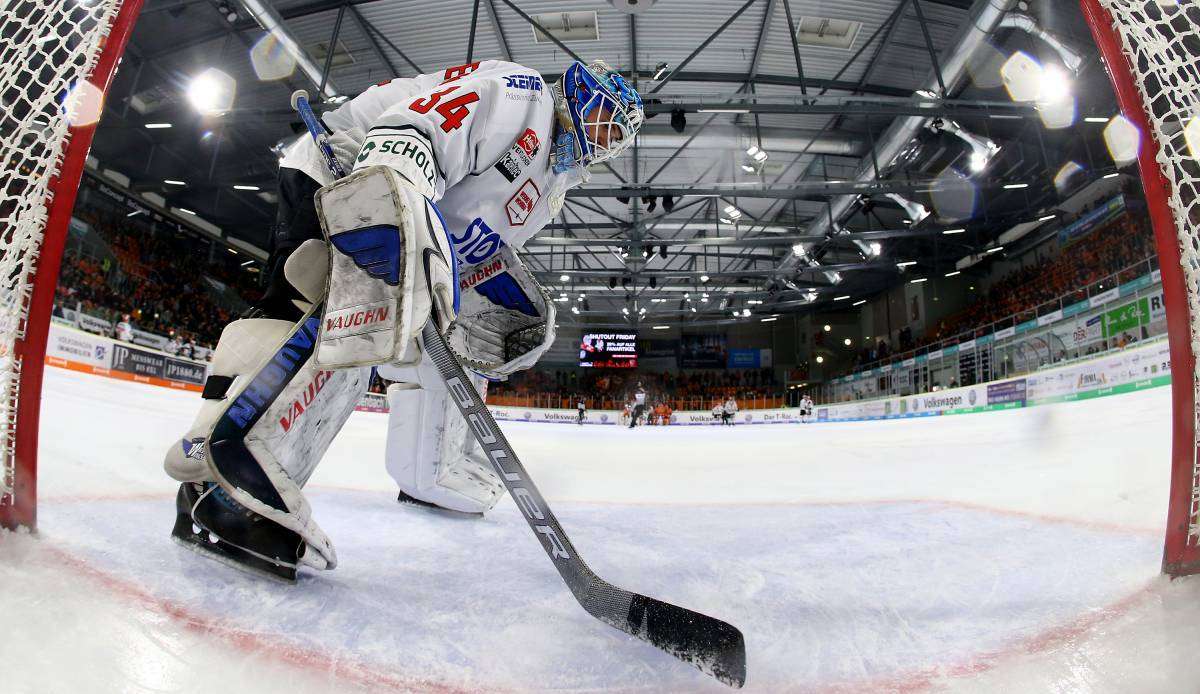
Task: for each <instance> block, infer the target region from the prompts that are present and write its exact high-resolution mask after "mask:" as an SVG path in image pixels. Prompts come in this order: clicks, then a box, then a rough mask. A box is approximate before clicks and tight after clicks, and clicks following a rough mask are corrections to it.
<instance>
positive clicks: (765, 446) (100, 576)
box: [0, 369, 1200, 693]
mask: <svg viewBox="0 0 1200 694" xmlns="http://www.w3.org/2000/svg"><path fill="white" fill-rule="evenodd" d="M195 404H196V401H195V396H194V395H191V394H185V393H177V392H173V391H167V390H163V389H158V388H154V387H149V386H143V385H139V384H131V383H124V382H118V381H109V380H105V379H100V378H96V377H92V376H84V375H80V374H74V373H71V372H65V371H61V370H58V369H48V370H47V374H46V393H45V401H44V406H43V419H42V421H43V431H42V452H41V476H40V484H41V494H42V504H41V507H40V513H41V516H40V533H39V535H40V536H39V537H38V538H32V537H29V536H26V535H20V534H3V535H0V615H3V621H4V623H5V624H6V625H8V626H7V627H6V628H5V629H4V630H3V633H2V635H0V663H3V664H4V666H3V672H2V674H0V690H2V691H4V692H57V691H62V692H80V691H122V692H124V691H135V692H140V691H154V692H163V691H167V692H211V691H214V690H217V691H221V690H224V691H254V692H302V693H308V692H325V691H339V692H341V691H436V692H459V691H463V692H475V691H487V692H492V691H586V692H594V691H629V692H662V691H670V692H718V691H724V690H726V688H725V687H723V686H722V685H720V684H718V683H716V682H715V681H713V680H710V679H708V678H706V677H705V676H704V675H702V674H700V673H699V672H697V671H695V670H693V669H692V668H690V667H688V666H686V665H683V664H681V663H678V662H677V661H675V660H674V659H673V658H671V657H669V656H666V655H663V654H661V653H659V652H658V651H656V650H655V649H653V648H651V647H649V646H647V645H645V644H643V643H641V642H639V641H636V640H634V639H631V638H629V637H627V636H625V635H624V634H621V633H619V632H617V631H615V630H613V629H611V628H609V627H607V626H604V625H603V624H600V623H599V622H596V621H595V620H593V619H592V618H591V617H589V616H588V615H587V614H586V613H584V612H583V611H582V609H580V608H579V607H578V606H577V605H576V603H575V602H574V600H573V599H572V598H571V596H570V595H569V593H568V592H567V591H566V589H565V588H564V587H563V585H562V583H561V582H560V580H559V578H558V576H557V574H556V573H555V571H554V569H553V567H552V566H551V565H550V563H549V562H548V561H547V560H546V558H545V557H544V555H543V554H542V551H541V549H540V548H539V547H538V545H537V544H536V543H535V541H534V539H533V538H532V537H531V535H530V533H529V530H528V528H527V527H526V526H525V524H524V522H523V521H522V519H521V517H520V515H519V514H518V513H517V511H516V509H515V507H513V505H512V504H511V502H509V501H507V500H506V501H504V502H503V503H502V504H501V505H500V506H499V507H498V508H497V509H496V511H495V512H493V513H492V514H489V516H488V517H487V518H486V519H484V520H482V521H471V520H464V519H459V518H451V517H447V516H442V515H438V514H435V513H430V512H425V511H421V510H417V509H413V508H411V507H401V506H399V505H397V504H396V503H395V501H394V498H395V492H394V488H393V484H392V482H391V480H390V479H389V478H388V477H387V475H386V473H384V471H383V468H382V464H381V456H382V451H383V442H382V439H383V426H384V424H385V422H386V415H378V414H370V413H357V414H355V415H354V416H353V417H352V418H351V420H350V422H349V423H348V424H347V427H346V429H345V430H344V431H343V433H342V435H341V436H340V437H339V438H338V440H337V441H336V442H335V443H334V447H333V449H332V450H331V452H330V454H329V456H328V458H327V459H326V460H325V461H324V463H323V464H322V466H321V467H320V468H319V469H318V471H317V473H316V475H314V477H313V480H312V483H311V484H310V486H309V488H308V490H309V493H310V496H311V499H312V502H313V507H314V509H315V513H316V517H317V519H318V520H319V522H320V523H321V524H322V527H323V528H324V529H325V530H326V532H328V533H329V535H330V536H331V537H332V538H333V540H334V542H335V544H336V546H337V549H338V557H339V562H340V563H339V566H338V568H337V569H336V570H335V571H332V572H323V573H322V572H312V571H307V570H306V571H305V572H304V573H303V574H302V577H301V580H300V582H299V583H298V584H297V585H295V586H285V585H280V584H276V583H271V582H266V581H263V580H261V579H257V578H254V577H251V576H249V575H246V574H243V573H240V572H238V571H235V570H233V569H229V568H227V567H225V566H222V565H219V564H216V563H214V562H211V561H209V560H206V559H204V558H202V557H199V556H197V555H195V554H193V553H191V552H189V551H187V550H185V549H183V548H181V547H179V546H177V545H175V544H173V543H171V542H170V541H169V539H168V534H169V530H170V525H171V521H172V518H173V491H174V486H175V485H174V484H173V483H171V481H170V480H168V479H166V478H165V476H164V475H163V474H162V472H161V468H160V462H161V454H162V451H163V450H164V448H165V447H166V446H167V445H169V444H170V443H171V442H172V441H173V440H174V438H175V437H176V436H177V435H178V433H179V432H181V431H183V430H184V429H185V428H186V426H187V425H188V423H189V422H190V419H191V416H192V414H193V412H194V408H195ZM1168 414H1169V399H1168V390H1167V389H1161V388H1160V389H1155V390H1151V391H1145V392H1142V393H1136V394H1130V395H1123V396H1118V397H1113V398H1106V399H1098V400H1092V401H1086V402H1080V403H1072V404H1064V405H1057V406H1052V407H1046V408H1035V409H1030V410H1017V411H1008V412H1000V413H991V414H983V415H971V416H962V417H941V418H928V419H916V420H907V421H886V422H864V423H846V424H821V425H815V424H814V425H778V426H742V427H735V428H733V429H729V428H721V427H713V428H697V427H664V428H640V429H636V430H633V431H629V430H626V429H619V428H617V427H575V426H569V425H538V424H527V423H506V424H505V425H504V428H505V431H506V433H508V435H509V437H510V439H511V440H512V442H513V445H514V447H515V448H516V449H517V451H518V453H519V454H520V455H521V456H522V458H523V459H524V460H525V462H526V464H527V466H528V467H529V469H530V472H531V475H532V476H533V477H534V479H535V480H536V481H537V482H538V484H539V486H540V487H541V488H542V490H543V491H544V493H545V494H546V496H547V498H548V499H549V500H550V501H551V503H552V504H553V506H554V509H555V511H556V512H557V513H558V515H559V517H560V519H561V520H562V522H563V525H564V527H565V528H566V529H567V531H568V532H569V533H570V534H571V536H572V538H573V540H574V542H575V544H576V546H577V547H578V548H579V550H580V551H581V552H582V553H583V556H584V557H585V559H586V560H587V561H588V563H589V564H590V565H591V566H592V567H593V568H594V569H595V570H596V571H597V573H599V574H600V575H601V576H603V577H605V578H607V579H608V580H610V581H612V582H614V583H617V584H618V585H621V586H623V587H627V588H629V589H632V590H635V591H638V592H643V593H647V594H650V595H654V596H655V597H659V598H662V599H665V600H669V601H671V602H675V603H677V604H680V605H684V606H687V607H690V608H693V609H697V610H700V611H702V612H706V613H708V614H712V615H714V616H717V617H720V618H722V619H725V620H727V621H729V622H731V623H733V624H734V625H736V626H738V627H739V628H740V629H741V630H742V631H743V632H744V633H745V635H746V642H747V652H748V669H749V677H748V681H747V685H746V689H747V691H756V692H781V691H871V692H878V691H921V690H933V691H939V690H950V691H971V692H974V691H987V692H1010V691H1019V692H1034V691H1062V692H1075V691H1084V692H1093V691H1094V692H1129V691H1136V692H1158V691H1162V692H1168V691H1171V692H1177V691H1200V665H1197V664H1196V662H1195V661H1196V658H1195V656H1194V653H1195V651H1196V647H1197V645H1200V582H1198V581H1195V580H1191V579H1189V580H1181V581H1175V582H1168V581H1166V580H1165V579H1162V578H1160V577H1158V564H1159V561H1160V553H1161V541H1162V526H1163V523H1164V512H1165V505H1166V492H1167V482H1168V470H1167V455H1168V441H1169V436H1168V434H1169V424H1168Z"/></svg>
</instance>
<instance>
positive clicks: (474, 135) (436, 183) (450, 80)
mask: <svg viewBox="0 0 1200 694" xmlns="http://www.w3.org/2000/svg"><path fill="white" fill-rule="evenodd" d="M322 121H323V122H324V124H325V125H326V127H327V128H329V129H330V130H332V131H335V132H336V131H345V130H350V129H352V128H357V129H360V130H362V131H363V132H365V133H366V139H365V140H364V142H363V145H362V149H361V150H360V151H359V156H358V160H357V161H356V162H355V168H362V167H365V166H371V165H375V164H383V165H387V166H390V167H391V168H393V169H396V170H398V171H400V172H402V173H404V172H408V173H409V174H410V175H411V176H413V177H417V178H419V179H421V180H417V181H413V183H414V185H415V186H416V187H417V189H418V190H422V189H424V188H428V189H430V190H431V191H432V192H430V193H427V194H428V195H429V197H430V198H431V199H432V200H433V201H434V202H436V203H437V205H438V208H439V209H440V211H441V213H442V215H443V217H444V219H445V222H446V227H447V229H449V230H450V232H451V234H452V236H453V242H454V246H455V251H456V253H457V254H458V260H459V262H460V264H464V265H475V264H477V263H480V262H482V261H484V260H486V259H487V258H488V257H490V256H491V255H492V254H494V253H495V252H496V251H497V250H498V249H499V248H500V246H501V243H503V244H508V245H510V246H514V247H517V248H520V246H521V244H523V243H524V242H525V240H526V239H528V238H529V237H530V236H532V235H533V234H535V233H536V232H537V231H539V230H540V229H541V228H542V227H543V226H545V225H546V223H547V222H549V221H550V220H551V219H552V218H553V217H554V216H555V215H556V214H557V213H558V209H557V208H558V207H560V206H561V204H562V199H563V196H564V195H565V192H566V190H567V188H569V187H571V186H572V185H575V184H576V183H578V182H580V180H581V178H582V171H581V169H580V167H575V168H573V169H571V170H569V171H567V172H566V173H555V172H554V170H553V163H554V160H553V151H552V150H553V145H554V135H555V131H556V127H557V126H556V119H555V113H554V97H553V95H552V94H551V91H550V85H547V84H546V83H545V81H544V80H543V79H542V77H541V75H539V74H538V73H537V72H536V71H534V70H531V69H529V68H526V67H523V66H521V65H517V64H516V63H509V62H504V61H499V60H485V61H482V62H478V63H471V64H468V65H460V66H457V67H452V68H448V69H446V70H444V71H441V72H437V73H432V74H426V75H420V76H418V77H413V78H405V79H394V80H391V81H389V82H384V83H382V84H379V85H375V86H373V87H371V88H369V89H367V90H366V91H365V92H363V93H362V94H360V95H359V96H357V97H355V98H354V99H353V100H351V101H349V102H347V103H346V104H343V105H342V106H341V107H340V108H338V109H337V110H335V111H332V112H329V113H326V114H325V115H324V116H323V117H322ZM280 165H281V166H285V167H291V168H296V169H300V170H302V171H304V172H305V173H307V174H308V175H309V176H311V177H313V178H314V179H316V180H317V181H319V182H321V183H322V184H328V183H331V182H332V177H331V175H330V173H329V172H328V170H326V168H325V164H324V162H323V160H322V159H321V157H320V154H319V152H318V151H317V149H316V147H315V146H314V145H313V143H312V141H311V138H309V137H308V136H302V137H300V138H299V139H298V140H297V141H296V142H294V143H293V144H292V145H291V146H289V147H288V148H287V150H286V152H285V156H284V158H283V160H282V161H281V162H280ZM551 199H554V200H555V202H556V205H555V206H551V205H550V204H549V203H550V200H551ZM484 270H486V268H483V269H477V270H476V273H475V274H480V273H482V272H484ZM480 279H483V277H477V278H472V277H470V276H466V277H462V278H460V284H461V285H462V288H463V289H468V288H470V287H471V286H473V284H474V283H475V282H477V281H478V280H480Z"/></svg>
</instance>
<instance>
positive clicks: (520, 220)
mask: <svg viewBox="0 0 1200 694" xmlns="http://www.w3.org/2000/svg"><path fill="white" fill-rule="evenodd" d="M541 199H542V192H541V191H540V190H538V187H537V184H535V183H534V182H533V181H531V180H527V181H525V183H523V184H521V187H520V188H519V189H518V190H517V192H515V193H513V196H512V197H511V198H509V199H508V204H507V205H505V206H504V207H505V210H506V211H507V212H508V223H509V225H511V226H514V227H519V226H521V225H523V224H525V221H526V220H528V219H529V215H530V214H531V213H532V212H533V207H534V205H537V202H538V200H541Z"/></svg>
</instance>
